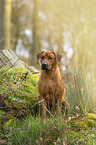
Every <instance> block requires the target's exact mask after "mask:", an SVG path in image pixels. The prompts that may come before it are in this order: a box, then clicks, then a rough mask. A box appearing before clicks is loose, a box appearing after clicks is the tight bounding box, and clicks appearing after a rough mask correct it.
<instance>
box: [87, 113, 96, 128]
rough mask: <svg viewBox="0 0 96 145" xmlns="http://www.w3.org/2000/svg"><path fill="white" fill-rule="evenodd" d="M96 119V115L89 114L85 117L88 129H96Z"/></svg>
mask: <svg viewBox="0 0 96 145" xmlns="http://www.w3.org/2000/svg"><path fill="white" fill-rule="evenodd" d="M94 118H96V114H90V113H89V114H87V116H86V117H85V123H86V124H87V126H88V127H91V128H93V127H95V128H96V121H95V120H94Z"/></svg>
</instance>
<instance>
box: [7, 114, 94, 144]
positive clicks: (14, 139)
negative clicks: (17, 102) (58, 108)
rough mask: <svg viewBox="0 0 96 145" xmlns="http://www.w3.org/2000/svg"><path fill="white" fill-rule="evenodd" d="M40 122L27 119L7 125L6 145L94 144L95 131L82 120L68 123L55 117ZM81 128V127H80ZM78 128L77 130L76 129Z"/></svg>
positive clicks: (36, 118) (66, 119)
mask: <svg viewBox="0 0 96 145" xmlns="http://www.w3.org/2000/svg"><path fill="white" fill-rule="evenodd" d="M56 119H57V121H55V120H54V119H53V118H47V119H46V120H44V121H43V120H42V119H41V118H40V117H38V116H37V117H32V116H30V117H27V118H26V119H24V120H23V121H22V122H20V123H17V122H16V121H13V124H12V123H11V126H10V125H7V126H6V127H5V130H6V131H7V132H6V133H5V134H6V136H7V137H8V138H7V140H6V143H7V145H11V144H12V145H13V144H14V145H41V144H44V145H49V144H50V145H54V144H56V145H63V144H66V145H67V144H68V145H71V144H72V145H77V144H79V145H93V142H94V144H96V138H95V137H96V130H95V128H94V127H93V128H92V129H91V128H89V127H88V126H87V124H86V125H84V124H85V122H84V120H82V118H78V119H77V120H75V121H74V120H71V121H68V118H64V117H63V116H62V117H57V118H56ZM82 126H83V127H82ZM78 128H79V129H78Z"/></svg>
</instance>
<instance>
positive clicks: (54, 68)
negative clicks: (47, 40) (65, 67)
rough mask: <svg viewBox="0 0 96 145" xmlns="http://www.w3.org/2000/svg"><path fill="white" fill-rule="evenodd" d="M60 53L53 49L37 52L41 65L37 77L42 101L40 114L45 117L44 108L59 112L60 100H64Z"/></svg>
mask: <svg viewBox="0 0 96 145" xmlns="http://www.w3.org/2000/svg"><path fill="white" fill-rule="evenodd" d="M61 58H62V55H61V54H59V53H57V52H55V51H42V52H41V53H39V54H37V59H38V60H39V63H40V66H41V75H40V79H39V93H40V100H45V101H43V102H42V115H43V118H46V109H45V107H46V108H48V110H50V108H51V110H53V111H54V112H56V113H57V114H59V113H61V108H62V102H63V101H64V95H65V89H64V87H63V81H62V79H61V75H60V71H59V68H58V62H59V61H60V60H61Z"/></svg>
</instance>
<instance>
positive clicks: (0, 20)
mask: <svg viewBox="0 0 96 145" xmlns="http://www.w3.org/2000/svg"><path fill="white" fill-rule="evenodd" d="M3 26H4V0H0V50H2V49H3V48H4V31H3Z"/></svg>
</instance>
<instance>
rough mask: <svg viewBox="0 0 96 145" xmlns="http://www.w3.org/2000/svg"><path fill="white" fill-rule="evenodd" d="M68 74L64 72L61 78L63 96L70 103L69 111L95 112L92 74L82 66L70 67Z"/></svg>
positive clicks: (94, 85) (95, 102)
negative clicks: (63, 88) (63, 85)
mask: <svg viewBox="0 0 96 145" xmlns="http://www.w3.org/2000/svg"><path fill="white" fill-rule="evenodd" d="M68 75H69V76H68V77H66V74H63V78H64V82H65V83H64V84H65V87H66V95H65V98H66V99H67V101H68V103H69V105H70V108H71V109H70V113H76V112H77V113H78V112H79V113H81V114H82V113H84V112H95V113H96V97H95V95H96V93H95V87H96V84H95V83H94V75H93V74H92V73H89V71H88V70H87V69H85V68H84V67H83V66H80V67H75V68H73V67H71V69H70V74H68Z"/></svg>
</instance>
